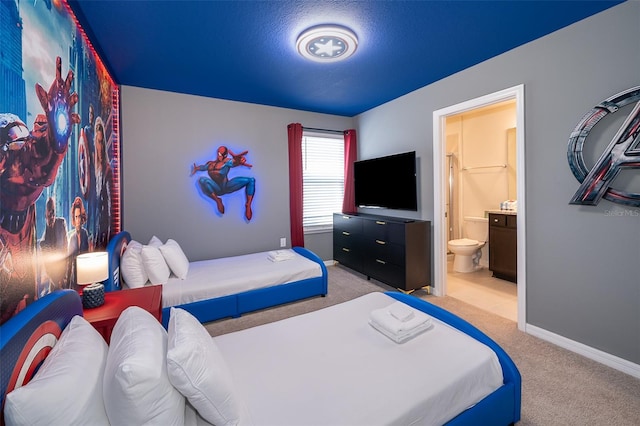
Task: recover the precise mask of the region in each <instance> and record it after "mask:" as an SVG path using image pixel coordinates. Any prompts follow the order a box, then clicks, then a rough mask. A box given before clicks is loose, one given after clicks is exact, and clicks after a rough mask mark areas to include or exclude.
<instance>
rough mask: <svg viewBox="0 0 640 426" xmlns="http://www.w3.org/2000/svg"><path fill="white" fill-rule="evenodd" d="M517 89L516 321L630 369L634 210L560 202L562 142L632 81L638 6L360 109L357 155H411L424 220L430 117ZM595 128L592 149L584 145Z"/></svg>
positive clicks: (638, 227) (639, 286)
mask: <svg viewBox="0 0 640 426" xmlns="http://www.w3.org/2000/svg"><path fill="white" fill-rule="evenodd" d="M519 84H524V86H525V121H526V122H525V144H526V146H525V163H526V177H525V180H526V200H527V202H526V220H527V223H526V231H527V235H526V243H527V244H526V253H527V277H526V278H527V279H526V282H527V322H528V323H529V324H532V325H535V326H538V327H540V328H542V329H545V330H547V331H550V332H553V333H556V334H558V335H560V336H564V337H566V338H569V339H572V340H574V341H577V342H580V343H583V344H585V345H588V346H590V347H593V348H596V349H599V350H601V351H605V352H608V353H610V354H613V355H616V356H618V357H620V358H623V359H625V360H629V361H631V362H634V363H636V364H638V363H640V272H639V271H640V269H639V265H640V208H638V207H625V206H622V205H619V204H614V203H611V202H609V201H606V200H605V201H601V202H600V204H599V205H598V206H596V207H582V206H575V205H569V199H570V198H571V196H572V195H573V194H574V192H575V191H576V190H577V188H578V182H577V180H576V179H575V178H574V176H573V175H572V173H571V171H570V169H569V166H568V163H567V142H568V139H569V135H570V134H571V131H572V130H573V129H574V127H575V126H576V124H577V123H578V121H579V120H580V119H581V118H582V116H583V115H584V114H585V113H587V112H588V111H589V110H591V108H593V107H594V106H595V105H596V104H598V103H599V102H600V101H602V100H604V99H606V98H608V97H609V96H612V95H614V94H616V93H619V92H621V91H623V90H626V89H628V88H631V87H633V86H637V85H640V2H636V1H634V2H628V3H624V4H622V5H619V6H616V7H614V8H612V9H610V10H607V11H605V12H603V13H600V14H598V15H596V16H593V17H591V18H588V19H587V20H584V21H581V22H578V23H576V24H575V25H572V26H570V27H567V28H565V29H562V30H560V31H558V32H556V33H554V34H551V35H549V36H547V37H544V38H542V39H539V40H536V41H534V42H532V43H529V44H527V45H525V46H523V47H520V48H518V49H515V50H512V51H510V52H507V53H505V54H503V55H501V56H499V57H496V58H493V59H491V60H489V61H486V62H484V63H482V64H480V65H478V66H475V67H473V68H470V69H468V70H465V71H463V72H460V73H458V74H457V75H454V76H451V77H449V78H446V79H444V80H441V81H439V82H437V83H435V84H432V85H430V86H427V87H424V88H422V89H419V90H417V91H415V92H413V93H411V94H409V95H407V96H404V97H402V98H399V99H397V100H394V101H392V102H389V103H387V104H385V105H383V106H381V107H378V108H376V109H374V110H370V111H368V112H366V113H364V114H362V115H361V116H359V117H358V127H357V128H358V130H359V143H360V144H359V156H360V157H361V158H369V157H374V156H378V155H382V154H388V153H393V152H400V151H403V150H407V149H412V148H415V149H416V150H417V152H418V156H419V157H420V162H421V179H420V182H421V204H420V206H421V211H420V215H421V217H422V218H423V219H427V220H433V217H434V216H433V173H432V172H431V171H430V167H431V164H432V153H433V151H432V143H433V141H432V114H433V111H434V110H438V109H441V108H445V107H448V106H451V105H454V104H457V103H460V102H463V101H466V100H469V99H474V98H477V97H479V96H483V95H486V94H489V93H493V92H496V91H499V90H502V89H505V88H508V87H513V86H516V85H519ZM630 109H631V107H628V108H627V110H628V112H630ZM628 112H625V111H621V112H620V113H619V114H617V115H618V117H615V119H613V118H612V119H611V120H610V121H607V122H606V123H605V122H604V120H603V122H602V124H599V125H598V126H596V129H594V131H593V137H591V136H590V138H589V139H588V140H587V143H586V145H588V146H585V151H588V152H587V154H586V155H585V157H586V161H587V162H588V164H590V165H591V164H593V162H594V161H595V159H597V157H598V156H599V155H600V153H601V152H602V150H603V149H604V147H605V146H606V144H607V143H608V142H609V141H610V140H611V137H612V136H613V134H612V133H613V132H615V131H616V130H617V129H618V128H619V126H620V124H621V123H620V121H621V120H622V119H623V118H625V117H626V115H627V114H628ZM614 116H615V115H614ZM601 127H607V128H608V130H607V132H604V131H603V129H602V128H601ZM596 130H597V132H598V133H601V134H600V138H601V139H602V140H603V141H604V143H603V144H601V143H599V144H595V142H594V141H592V138H598V135H596ZM597 145H602V146H597ZM589 156H590V157H591V159H590V158H589ZM621 180H622V179H621ZM639 184H640V175H639V171H638V170H635V171H628V174H627V176H626V180H623V181H621V182H619V183H618V185H621V186H620V187H619V188H618V189H626V190H633V192H640V190H639V189H638V188H640V185H639Z"/></svg>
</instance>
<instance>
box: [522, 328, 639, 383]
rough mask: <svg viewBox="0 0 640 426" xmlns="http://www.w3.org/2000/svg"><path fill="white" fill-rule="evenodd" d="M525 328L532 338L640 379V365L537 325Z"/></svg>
mask: <svg viewBox="0 0 640 426" xmlns="http://www.w3.org/2000/svg"><path fill="white" fill-rule="evenodd" d="M525 327H526V332H527V333H528V334H530V335H532V336H535V337H538V338H540V339H542V340H546V341H547V342H550V343H553V344H554V345H557V346H560V347H561V348H564V349H567V350H569V351H571V352H575V353H577V354H580V355H582V356H584V357H586V358H589V359H591V360H593V361H596V362H599V363H600V364H604V365H606V366H607V367H611V368H613V369H615V370H618V371H622V372H623V373H626V374H629V375H631V376H633V377H636V378H638V379H640V365H638V364H635V363H633V362H631V361H627V360H626V359H623V358H620V357H617V356H615V355H611V354H609V353H606V352H603V351H601V350H599V349H595V348H592V347H591V346H587V345H585V344H582V343H579V342H576V341H574V340H571V339H567V338H566V337H563V336H560V335H558V334H555V333H552V332H550V331H547V330H545V329H543V328H540V327H536V326H535V325H531V324H526V326H525Z"/></svg>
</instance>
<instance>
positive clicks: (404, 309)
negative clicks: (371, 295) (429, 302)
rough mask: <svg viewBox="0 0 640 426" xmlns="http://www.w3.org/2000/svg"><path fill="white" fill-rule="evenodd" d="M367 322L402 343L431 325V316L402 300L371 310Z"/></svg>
mask: <svg viewBox="0 0 640 426" xmlns="http://www.w3.org/2000/svg"><path fill="white" fill-rule="evenodd" d="M369 324H370V325H371V326H372V327H373V328H375V329H376V330H377V331H379V332H380V333H382V334H384V335H385V336H387V337H388V338H389V339H391V340H393V341H394V342H396V343H404V342H406V341H408V340H410V339H412V338H413V337H415V336H417V335H418V334H420V333H422V332H424V331H426V330H428V329H429V328H431V326H432V321H431V317H430V316H429V315H427V314H425V313H424V312H422V311H418V310H416V309H413V308H411V307H410V306H407V305H406V304H404V303H402V302H394V303H393V304H391V305H389V306H387V307H385V308H380V309H375V310H373V311H371V314H370V316H369Z"/></svg>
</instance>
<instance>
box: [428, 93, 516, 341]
mask: <svg viewBox="0 0 640 426" xmlns="http://www.w3.org/2000/svg"><path fill="white" fill-rule="evenodd" d="M508 100H515V101H516V150H517V152H516V167H517V172H516V188H517V194H518V218H517V227H518V229H517V238H518V242H517V247H518V258H517V262H518V272H517V276H518V284H517V285H518V329H520V330H522V331H524V330H525V325H526V318H527V312H526V308H527V303H526V295H527V291H526V288H527V283H526V280H527V275H526V270H527V265H526V259H527V258H526V246H527V245H526V240H525V238H526V232H525V226H526V225H525V224H526V221H525V214H526V193H525V162H524V155H525V148H524V147H525V140H524V129H525V122H524V85H523V84H520V85H518V86H513V87H510V88H507V89H504V90H500V91H498V92H495V93H491V94H488V95H485V96H481V97H479V98H475V99H471V100H468V101H465V102H461V103H459V104H456V105H452V106H449V107H446V108H442V109H439V110H437V111H434V112H433V180H434V191H433V206H434V220H433V235H434V242H433V248H434V250H433V251H434V256H433V258H434V263H435V265H434V273H433V274H434V277H433V278H434V287H433V294H434V295H436V296H445V295H446V294H447V232H445V231H446V230H445V227H446V226H445V224H446V216H445V214H446V182H447V180H446V175H445V174H446V167H445V163H446V153H447V149H446V148H447V145H446V143H447V137H446V121H447V117H449V116H452V115H456V114H460V113H464V112H468V111H471V110H474V109H476V108H481V107H485V106H489V105H493V104H496V103H499V102H504V101H508Z"/></svg>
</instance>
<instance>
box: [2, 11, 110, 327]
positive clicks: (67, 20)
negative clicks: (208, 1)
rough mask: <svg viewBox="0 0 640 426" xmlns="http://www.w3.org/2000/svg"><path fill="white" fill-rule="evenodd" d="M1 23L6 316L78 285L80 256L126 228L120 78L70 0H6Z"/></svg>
mask: <svg viewBox="0 0 640 426" xmlns="http://www.w3.org/2000/svg"><path fill="white" fill-rule="evenodd" d="M0 28H2V29H3V32H2V34H3V37H5V38H3V39H2V40H0V44H1V47H0V53H1V54H2V56H3V57H5V58H11V60H7V61H3V62H2V63H0V324H2V323H4V322H6V321H7V320H8V319H9V318H11V317H12V316H13V315H15V314H16V313H17V312H19V311H20V310H22V309H23V308H24V307H25V306H26V305H28V304H29V303H31V302H33V301H34V300H37V299H38V298H40V297H42V296H44V295H46V294H48V293H50V292H52V291H55V290H57V289H61V288H76V285H75V256H76V255H77V254H79V253H83V252H87V251H92V250H103V249H104V248H105V247H106V245H107V242H108V241H109V238H110V236H111V235H113V234H114V233H116V232H118V231H119V230H120V229H119V227H120V218H119V216H118V215H115V214H113V212H114V211H115V212H119V203H120V199H119V196H118V195H117V194H118V193H119V188H117V187H116V186H115V182H116V180H117V179H116V178H115V177H114V176H117V171H118V170H119V163H118V159H117V158H116V156H114V153H116V152H118V151H119V150H118V146H119V135H118V131H117V122H118V109H117V102H116V103H115V104H114V100H116V101H117V96H118V90H117V86H115V84H114V83H113V82H112V80H111V78H110V77H109V75H108V74H107V72H106V70H105V69H104V66H103V65H102V63H101V62H100V60H99V58H97V57H96V56H95V53H94V52H93V51H92V49H91V48H90V46H89V44H88V43H87V42H86V39H85V37H84V33H83V32H82V30H81V29H80V28H78V27H77V26H76V24H75V21H74V19H73V16H72V15H71V12H70V10H69V9H68V6H67V5H66V4H65V3H61V2H19V1H14V0H10V1H4V0H3V1H2V2H0ZM43 85H44V86H45V87H46V86H48V87H49V89H48V90H45V88H44V87H43ZM83 112H84V114H83ZM83 118H84V120H83ZM29 123H31V126H29ZM30 128H31V130H29V129H30ZM114 169H115V170H116V171H115V172H114Z"/></svg>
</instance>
